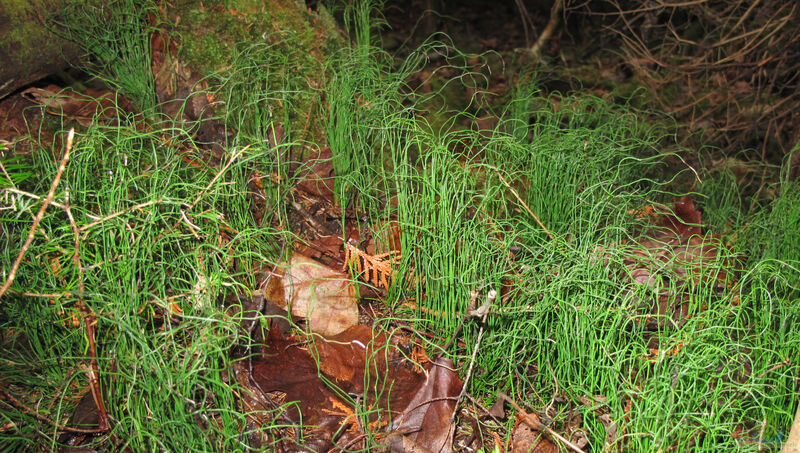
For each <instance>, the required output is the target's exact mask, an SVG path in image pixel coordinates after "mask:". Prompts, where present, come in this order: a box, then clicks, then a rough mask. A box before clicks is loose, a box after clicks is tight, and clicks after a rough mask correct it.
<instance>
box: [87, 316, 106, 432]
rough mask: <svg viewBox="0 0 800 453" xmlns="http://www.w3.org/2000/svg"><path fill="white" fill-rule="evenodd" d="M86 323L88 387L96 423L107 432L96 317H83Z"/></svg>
mask: <svg viewBox="0 0 800 453" xmlns="http://www.w3.org/2000/svg"><path fill="white" fill-rule="evenodd" d="M83 323H84V324H85V325H86V336H87V337H88V338H89V364H90V365H91V368H90V369H89V372H88V373H87V375H88V377H89V388H90V389H91V391H92V399H94V404H95V406H97V419H98V423H97V425H98V426H99V427H100V429H102V430H103V431H104V432H108V430H109V424H108V412H106V407H105V405H104V404H103V390H102V388H101V387H100V367H99V366H98V365H97V347H96V346H95V332H97V317H95V316H94V315H92V314H89V315H86V316H85V317H84V318H83Z"/></svg>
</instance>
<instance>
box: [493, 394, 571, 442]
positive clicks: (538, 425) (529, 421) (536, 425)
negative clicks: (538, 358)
mask: <svg viewBox="0 0 800 453" xmlns="http://www.w3.org/2000/svg"><path fill="white" fill-rule="evenodd" d="M497 397H498V398H500V399H502V400H503V401H505V402H507V403H508V404H510V405H511V407H513V408H514V409H515V410H516V411H517V412H519V413H520V414H521V415H522V421H523V422H524V423H525V424H526V425H528V426H530V427H531V428H533V429H536V430H539V431H543V432H546V433H547V434H549V435H551V436H553V437H554V438H556V439H558V440H559V441H561V442H562V443H563V444H564V445H566V446H567V447H569V448H570V449H571V450H572V451H574V452H576V453H586V452H584V451H583V450H581V447H579V446H577V445H575V444H573V443H572V442H570V441H568V440H567V439H566V438H564V436H562V435H560V434H558V433H557V432H555V431H553V430H552V429H550V427H548V426H547V425H545V424H543V423H542V422H540V421H539V420H536V419H535V418H533V417H531V416H530V415H528V413H527V412H525V409H523V408H521V407H520V406H519V404H517V403H516V402H515V401H514V400H512V399H511V398H509V396H508V395H506V394H505V393H503V392H497Z"/></svg>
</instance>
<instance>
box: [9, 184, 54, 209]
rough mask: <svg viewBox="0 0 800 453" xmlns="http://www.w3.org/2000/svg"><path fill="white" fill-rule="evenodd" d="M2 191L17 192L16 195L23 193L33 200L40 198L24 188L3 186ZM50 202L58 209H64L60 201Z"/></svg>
mask: <svg viewBox="0 0 800 453" xmlns="http://www.w3.org/2000/svg"><path fill="white" fill-rule="evenodd" d="M3 192H8V193H14V194H17V195H23V196H25V197H28V198H33V199H34V200H39V199H41V198H42V197H40V196H39V195H36V194H35V193H30V192H25V191H24V190H19V189H16V188H13V187H5V188H3ZM50 204H51V205H53V206H55V207H57V208H59V209H64V205H63V204H61V203H58V202H55V201H51V202H50Z"/></svg>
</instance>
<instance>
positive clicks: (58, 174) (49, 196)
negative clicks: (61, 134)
mask: <svg viewBox="0 0 800 453" xmlns="http://www.w3.org/2000/svg"><path fill="white" fill-rule="evenodd" d="M74 137H75V129H74V128H72V129H70V130H69V133H68V134H67V149H66V151H65V152H64V157H63V158H62V159H61V165H59V166H58V172H56V177H55V178H53V184H52V185H51V186H50V192H48V193H47V197H46V198H45V199H44V202H43V203H42V207H41V208H39V212H37V213H36V218H34V219H33V225H31V229H30V231H28V238H27V239H26V240H25V244H23V245H22V250H20V251H19V255H17V260H16V261H14V266H12V267H11V273H10V274H8V279H6V282H5V283H4V284H3V287H2V288H0V299H2V298H3V294H5V293H6V290H7V289H8V287H9V286H11V283H13V282H14V277H16V276H17V270H18V269H19V265H20V263H22V258H23V257H24V256H25V252H27V251H28V247H30V246H31V242H33V237H34V236H35V235H36V227H38V226H39V222H41V221H42V218H43V217H44V211H45V209H47V206H48V205H49V204H50V203H51V202H52V201H53V196H54V195H55V193H56V187H58V183H59V181H61V175H62V174H63V173H64V169H65V168H66V167H67V161H68V160H69V153H70V152H71V151H72V139H73V138H74Z"/></svg>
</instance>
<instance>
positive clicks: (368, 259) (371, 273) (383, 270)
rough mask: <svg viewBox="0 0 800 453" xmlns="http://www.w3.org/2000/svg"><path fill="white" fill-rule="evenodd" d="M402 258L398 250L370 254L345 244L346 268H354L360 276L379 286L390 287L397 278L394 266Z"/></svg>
mask: <svg viewBox="0 0 800 453" xmlns="http://www.w3.org/2000/svg"><path fill="white" fill-rule="evenodd" d="M401 259H402V255H401V254H400V252H399V251H397V250H392V251H390V252H387V253H381V254H379V255H370V254H369V253H367V252H365V251H363V250H361V249H359V248H358V247H356V246H354V245H352V244H350V243H348V242H345V244H344V267H345V270H346V269H348V268H350V269H354V270H355V272H356V274H357V275H358V277H359V278H361V279H362V280H364V281H366V282H369V283H372V284H373V285H374V286H375V287H378V288H381V287H382V288H384V289H389V285H390V284H391V283H393V282H394V279H395V274H394V271H393V270H392V266H397V265H398V264H400V260H401Z"/></svg>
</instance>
